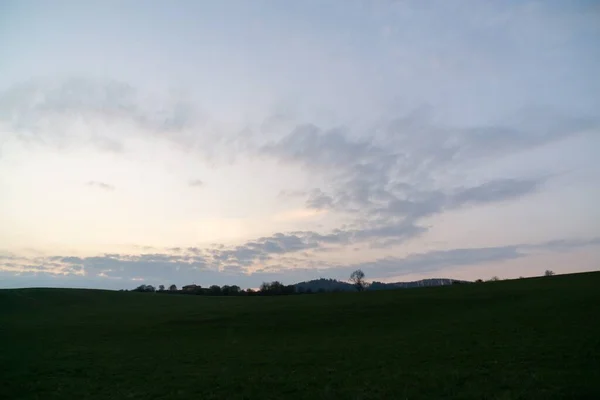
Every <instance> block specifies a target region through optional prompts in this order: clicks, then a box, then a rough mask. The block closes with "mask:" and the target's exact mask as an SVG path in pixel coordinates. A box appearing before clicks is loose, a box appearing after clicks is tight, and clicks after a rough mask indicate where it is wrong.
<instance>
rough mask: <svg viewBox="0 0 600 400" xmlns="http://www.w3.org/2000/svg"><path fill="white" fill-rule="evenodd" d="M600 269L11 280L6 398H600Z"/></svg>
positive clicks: (2, 304) (1, 307)
mask: <svg viewBox="0 0 600 400" xmlns="http://www.w3.org/2000/svg"><path fill="white" fill-rule="evenodd" d="M599 306H600V273H587V274H575V275H564V276H555V277H548V278H536V279H523V280H515V281H504V282H491V283H483V284H471V285H458V286H447V287H437V288H424V289H415V290H398V291H381V292H364V293H336V294H322V295H312V296H288V297H204V296H179V295H161V294H148V293H132V292H109V291H95V290H75V289H70V290H64V289H23V290H2V291H0V382H2V386H1V388H0V397H3V396H4V397H3V398H6V399H15V400H16V399H61V400H62V399H70V398H73V399H107V398H113V399H192V398H193V399H225V398H227V399H242V398H246V399H333V398H340V399H436V398H469V399H599V398H600V322H599V321H598V317H599V311H598V310H599Z"/></svg>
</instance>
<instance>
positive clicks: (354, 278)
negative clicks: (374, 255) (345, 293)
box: [350, 269, 366, 292]
mask: <svg viewBox="0 0 600 400" xmlns="http://www.w3.org/2000/svg"><path fill="white" fill-rule="evenodd" d="M350 281H351V282H352V283H353V284H354V287H355V288H356V290H358V291H359V292H362V291H363V290H365V287H366V284H365V273H364V272H362V270H360V269H357V270H356V271H354V272H353V273H352V274H351V275H350Z"/></svg>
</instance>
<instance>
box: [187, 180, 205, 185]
mask: <svg viewBox="0 0 600 400" xmlns="http://www.w3.org/2000/svg"><path fill="white" fill-rule="evenodd" d="M188 184H189V185H190V186H191V187H202V186H204V182H202V181H201V180H200V179H195V180H192V181H190V182H189V183H188Z"/></svg>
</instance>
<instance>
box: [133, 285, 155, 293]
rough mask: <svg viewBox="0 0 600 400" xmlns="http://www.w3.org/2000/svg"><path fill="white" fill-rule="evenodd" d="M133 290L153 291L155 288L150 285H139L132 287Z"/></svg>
mask: <svg viewBox="0 0 600 400" xmlns="http://www.w3.org/2000/svg"><path fill="white" fill-rule="evenodd" d="M133 291H134V292H154V291H156V289H155V288H154V286H152V285H140V286H138V287H136V288H135V289H133Z"/></svg>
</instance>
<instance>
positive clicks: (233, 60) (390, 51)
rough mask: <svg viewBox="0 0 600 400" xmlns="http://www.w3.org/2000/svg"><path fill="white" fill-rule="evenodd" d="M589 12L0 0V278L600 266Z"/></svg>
mask: <svg viewBox="0 0 600 400" xmlns="http://www.w3.org/2000/svg"><path fill="white" fill-rule="evenodd" d="M597 71H600V6H599V5H598V3H597V2H595V1H583V0H581V1H577V0H574V1H489V2H483V1H462V0H457V1H451V2H450V1H433V0H432V1H400V0H398V1H392V0H389V1H387V0H372V1H363V0H339V1H333V0H320V1H311V0H308V1H302V2H289V1H273V0H271V1H261V0H257V1H252V2H250V1H243V0H239V1H230V0H224V1H218V2H217V1H191V0H190V1H175V0H174V1H169V2H165V1H127V2H123V1H102V2H80V1H60V0H59V1H55V2H46V1H28V0H18V1H11V0H2V1H0V287H30V286H52V287H90V288H104V289H127V288H133V287H136V286H138V285H139V284H153V285H158V284H164V285H170V284H176V285H178V286H180V285H184V284H191V283H195V284H199V285H202V286H209V285H212V284H218V285H224V284H230V285H232V284H235V285H239V286H241V287H243V288H246V287H258V286H259V285H260V284H261V283H262V282H264V281H272V280H279V281H282V282H284V283H286V284H291V283H295V282H299V281H304V280H310V279H317V278H321V277H323V278H335V279H341V280H347V279H348V277H349V275H350V273H351V272H352V271H353V270H355V269H359V268H360V269H362V270H363V271H364V272H365V275H366V277H367V280H369V281H373V280H377V281H384V282H390V281H410V280H417V279H422V278H432V277H436V278H455V279H466V280H475V279H478V278H481V279H489V278H491V277H492V276H498V277H500V278H501V279H510V278H518V277H520V276H524V277H528V276H538V275H542V274H543V273H544V271H545V270H546V269H551V270H553V271H554V272H556V273H559V274H562V273H572V272H580V271H591V270H598V269H599V266H600V223H598V222H599V221H600V209H599V207H598V204H600V184H599V182H600V158H598V151H599V150H600V79H598V72H597Z"/></svg>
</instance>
